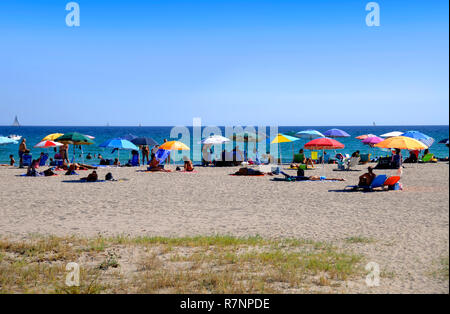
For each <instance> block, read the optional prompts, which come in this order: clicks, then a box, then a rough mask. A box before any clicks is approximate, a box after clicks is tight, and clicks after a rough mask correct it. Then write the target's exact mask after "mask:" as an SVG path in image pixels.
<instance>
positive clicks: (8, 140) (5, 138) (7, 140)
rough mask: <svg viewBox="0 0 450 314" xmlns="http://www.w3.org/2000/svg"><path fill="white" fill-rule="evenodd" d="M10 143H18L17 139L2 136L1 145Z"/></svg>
mask: <svg viewBox="0 0 450 314" xmlns="http://www.w3.org/2000/svg"><path fill="white" fill-rule="evenodd" d="M8 144H18V142H17V141H15V140H13V139H10V138H9V137H6V136H0V145H8Z"/></svg>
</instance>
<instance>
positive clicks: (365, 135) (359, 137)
mask: <svg viewBox="0 0 450 314" xmlns="http://www.w3.org/2000/svg"><path fill="white" fill-rule="evenodd" d="M375 136H376V135H375V134H370V133H369V134H363V135H360V136H357V137H355V138H357V139H358V140H365V139H366V138H368V137H375Z"/></svg>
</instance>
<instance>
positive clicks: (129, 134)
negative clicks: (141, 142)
mask: <svg viewBox="0 0 450 314" xmlns="http://www.w3.org/2000/svg"><path fill="white" fill-rule="evenodd" d="M120 138H121V139H123V140H127V141H130V142H131V141H132V140H134V139H135V138H137V136H136V135H134V134H131V133H128V134H127V135H124V136H121V137H120Z"/></svg>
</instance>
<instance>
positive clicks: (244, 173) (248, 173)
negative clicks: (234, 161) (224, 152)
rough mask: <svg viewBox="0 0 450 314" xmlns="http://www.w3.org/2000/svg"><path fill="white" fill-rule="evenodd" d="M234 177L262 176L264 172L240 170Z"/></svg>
mask: <svg viewBox="0 0 450 314" xmlns="http://www.w3.org/2000/svg"><path fill="white" fill-rule="evenodd" d="M234 175H236V176H262V175H264V172H262V171H260V170H255V169H252V168H240V169H239V170H238V171H236V172H235V173H234Z"/></svg>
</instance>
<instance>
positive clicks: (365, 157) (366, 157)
mask: <svg viewBox="0 0 450 314" xmlns="http://www.w3.org/2000/svg"><path fill="white" fill-rule="evenodd" d="M370 156H371V154H361V159H360V160H359V163H360V164H363V165H364V164H367V163H368V162H370Z"/></svg>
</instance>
